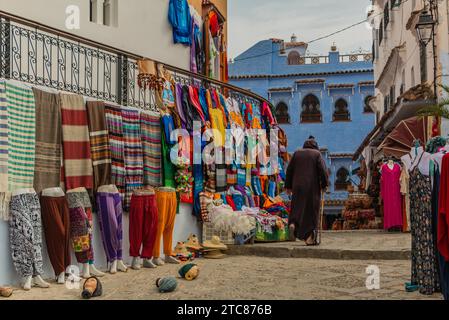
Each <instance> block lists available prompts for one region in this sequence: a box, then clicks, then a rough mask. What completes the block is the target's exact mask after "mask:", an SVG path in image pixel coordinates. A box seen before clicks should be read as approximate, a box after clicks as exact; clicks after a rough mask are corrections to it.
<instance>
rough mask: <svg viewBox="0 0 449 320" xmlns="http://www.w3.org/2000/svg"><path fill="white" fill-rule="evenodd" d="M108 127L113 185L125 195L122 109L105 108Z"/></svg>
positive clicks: (107, 106)
mask: <svg viewBox="0 0 449 320" xmlns="http://www.w3.org/2000/svg"><path fill="white" fill-rule="evenodd" d="M105 116H106V125H107V128H108V134H109V144H110V148H111V183H112V184H114V185H116V186H117V189H118V190H119V192H120V194H121V195H122V197H123V195H124V193H125V175H126V172H125V144H124V138H123V118H122V111H121V109H120V107H115V106H109V105H106V107H105Z"/></svg>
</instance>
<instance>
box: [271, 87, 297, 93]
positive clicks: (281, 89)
mask: <svg viewBox="0 0 449 320" xmlns="http://www.w3.org/2000/svg"><path fill="white" fill-rule="evenodd" d="M268 91H271V92H282V91H292V87H283V88H270V89H268Z"/></svg>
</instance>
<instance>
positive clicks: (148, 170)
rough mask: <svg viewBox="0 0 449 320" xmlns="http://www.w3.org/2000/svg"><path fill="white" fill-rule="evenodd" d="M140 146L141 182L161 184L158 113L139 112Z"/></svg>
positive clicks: (153, 184) (151, 184) (157, 185)
mask: <svg viewBox="0 0 449 320" xmlns="http://www.w3.org/2000/svg"><path fill="white" fill-rule="evenodd" d="M140 129H141V131H142V148H143V162H144V177H143V183H144V184H145V185H147V186H152V187H159V186H161V182H162V180H161V177H162V172H161V170H162V163H161V161H162V150H161V134H162V131H161V116H160V114H159V113H155V112H150V111H144V112H141V113H140Z"/></svg>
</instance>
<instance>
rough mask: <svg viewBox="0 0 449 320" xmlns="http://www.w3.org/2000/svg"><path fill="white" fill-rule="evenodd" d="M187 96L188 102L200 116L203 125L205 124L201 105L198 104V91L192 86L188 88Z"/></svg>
mask: <svg viewBox="0 0 449 320" xmlns="http://www.w3.org/2000/svg"><path fill="white" fill-rule="evenodd" d="M189 96H190V101H191V102H192V104H193V106H194V107H195V109H196V111H197V112H198V114H199V115H200V117H201V120H202V121H203V123H206V117H205V116H204V112H203V108H201V104H200V98H199V93H198V89H197V88H195V87H193V86H189Z"/></svg>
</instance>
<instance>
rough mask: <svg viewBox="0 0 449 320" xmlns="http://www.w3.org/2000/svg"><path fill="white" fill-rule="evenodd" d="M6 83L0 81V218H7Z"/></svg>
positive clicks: (8, 196)
mask: <svg viewBox="0 0 449 320" xmlns="http://www.w3.org/2000/svg"><path fill="white" fill-rule="evenodd" d="M5 86H6V84H5V82H4V81H0V218H3V219H7V212H8V204H9V198H10V195H9V194H8V191H9V190H8V108H7V101H6V87H5Z"/></svg>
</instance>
